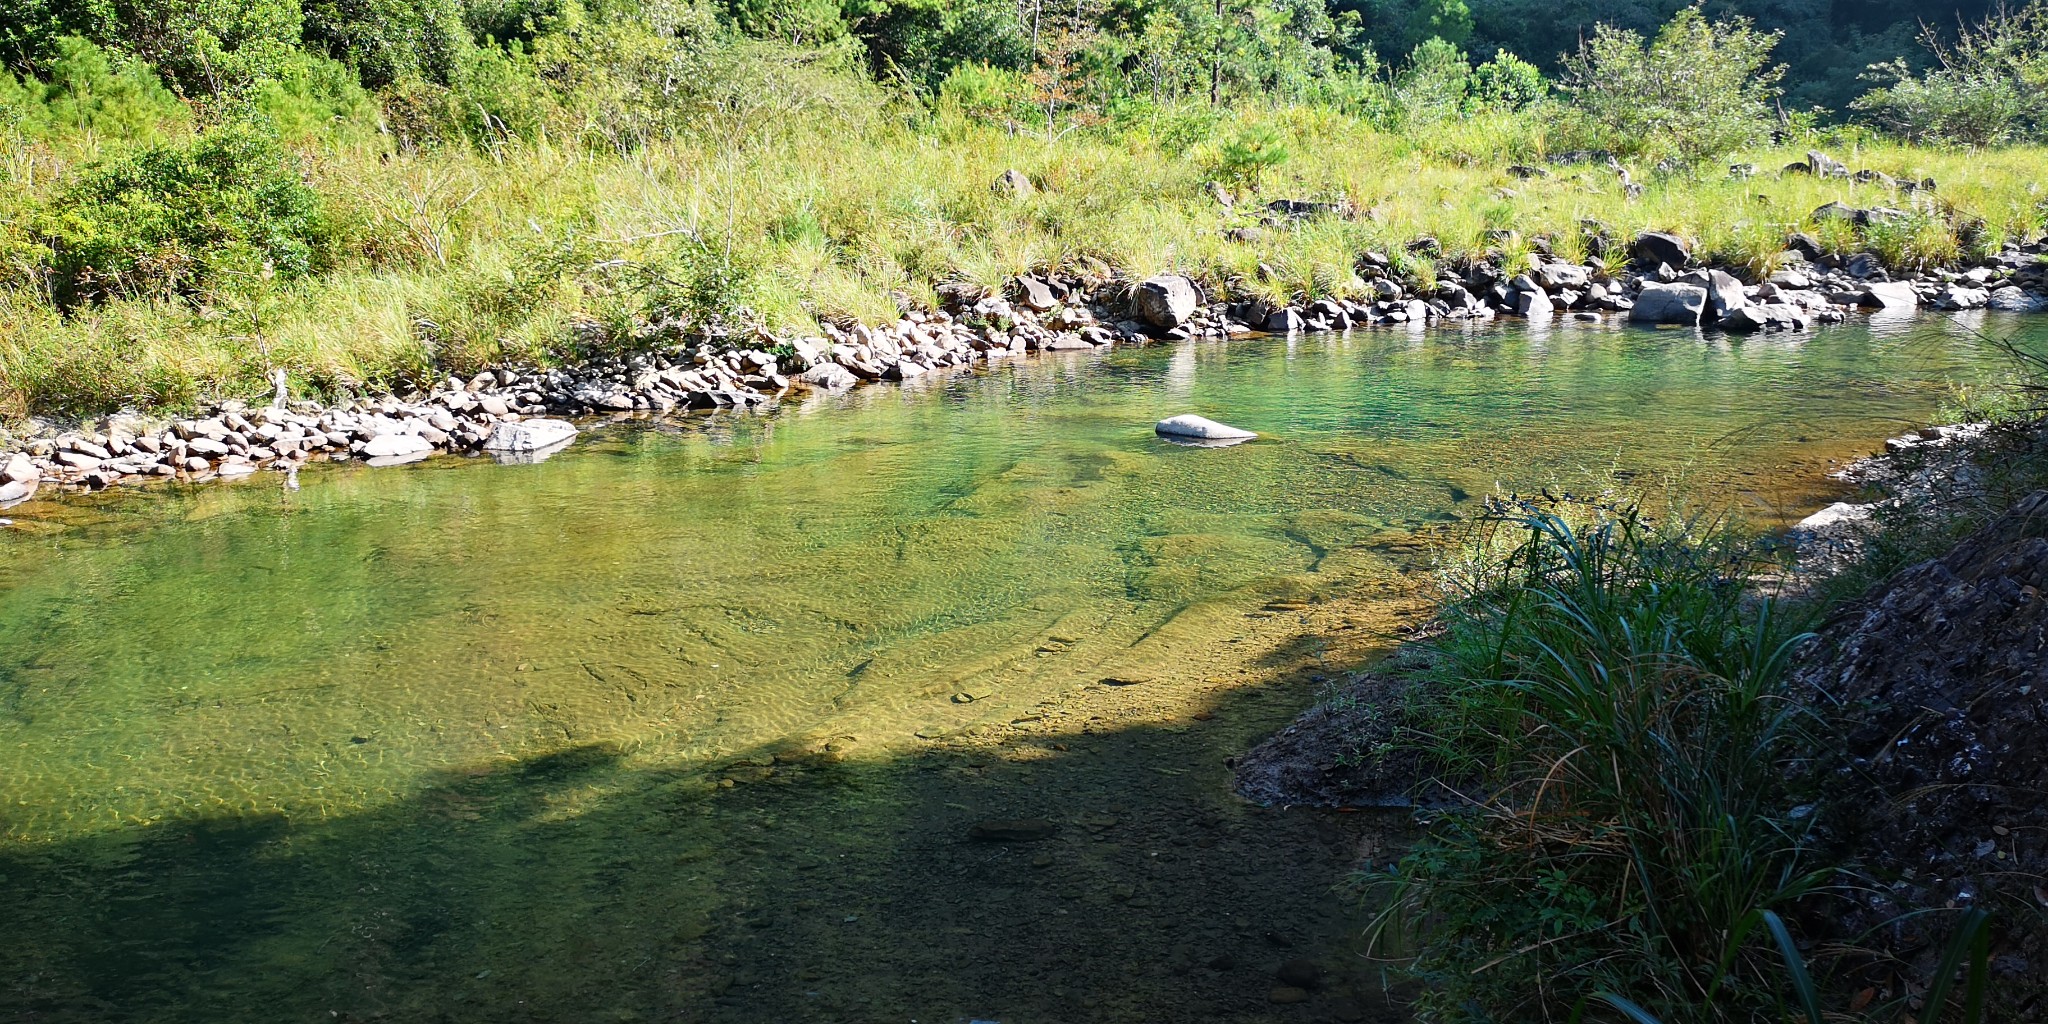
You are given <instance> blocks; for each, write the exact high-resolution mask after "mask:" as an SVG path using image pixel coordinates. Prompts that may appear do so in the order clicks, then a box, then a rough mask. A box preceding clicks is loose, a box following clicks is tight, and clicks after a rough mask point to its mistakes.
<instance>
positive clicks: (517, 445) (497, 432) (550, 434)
mask: <svg viewBox="0 0 2048 1024" xmlns="http://www.w3.org/2000/svg"><path fill="white" fill-rule="evenodd" d="M575 436H576V425H575V424H573V423H570V422H569V421H568V420H520V421H518V422H516V423H515V422H511V421H505V422H501V423H499V424H498V425H496V426H494V427H492V428H491V436H490V437H489V438H487V439H486V440H485V441H484V450H485V451H491V452H537V451H541V450H543V449H552V448H555V447H556V446H558V445H560V444H562V443H564V442H566V441H568V440H569V439H571V438H573V437H575ZM549 454H553V452H550V453H549Z"/></svg>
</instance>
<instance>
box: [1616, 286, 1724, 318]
mask: <svg viewBox="0 0 2048 1024" xmlns="http://www.w3.org/2000/svg"><path fill="white" fill-rule="evenodd" d="M1706 308H1707V290H1706V289H1705V288H1702V287H1700V286H1698V285H1692V284H1658V283H1656V282H1650V283H1648V284H1645V285H1643V290H1642V292H1641V293H1639V294H1638V295H1637V296H1636V304H1635V308H1633V309H1630V310H1629V311H1628V318H1629V319H1630V320H1633V321H1635V322H1637V323H1645V324H1686V325H1689V326H1693V327H1698V326H1699V323H1700V315H1701V313H1702V312H1704V311H1705V310H1706Z"/></svg>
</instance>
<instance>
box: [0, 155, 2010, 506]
mask: <svg viewBox="0 0 2048 1024" xmlns="http://www.w3.org/2000/svg"><path fill="white" fill-rule="evenodd" d="M1822 166H1826V165H1822ZM1814 173H1823V171H1815V172H1814ZM1916 187H1924V186H1916ZM1831 206H1833V207H1835V209H1833V210H1831V211H1829V212H1828V214H1827V215H1829V216H1841V217H1846V218H1848V219H1850V220H1851V221H1853V222H1855V223H1858V224H1868V223H1873V222H1876V221H1882V220H1885V219H1887V218H1889V217H1891V216H1893V215H1894V214H1896V213H1897V211H1893V210H1888V209H1886V208H1873V209H1869V210H1859V209H1851V208H1848V207H1842V206H1840V205H1839V204H1831ZM1346 215H1348V214H1347V210H1346V209H1345V208H1344V207H1343V206H1341V205H1339V204H1329V203H1309V202H1301V201H1296V200H1285V199H1283V200H1275V201H1274V202H1273V203H1271V204H1269V205H1268V207H1267V214H1266V218H1265V221H1266V224H1267V227H1269V228H1273V229H1288V228H1292V227H1294V226H1298V225H1299V224H1300V223H1301V222H1303V221H1306V220H1312V219H1315V218H1319V217H1332V216H1346ZM1583 227H1584V230H1585V232H1586V237H1585V238H1584V239H1583V241H1584V243H1585V245H1584V248H1585V249H1586V251H1588V252H1591V253H1594V254H1595V259H1594V260H1593V261H1590V262H1588V263H1574V262H1570V261H1566V260H1562V259H1557V258H1554V257H1552V256H1551V255H1550V253H1551V249H1552V247H1551V245H1550V243H1549V241H1548V240H1546V239H1544V238H1541V237H1537V238H1531V239H1527V240H1526V242H1527V246H1528V250H1529V251H1528V256H1527V259H1526V261H1524V262H1523V263H1521V264H1519V265H1518V266H1516V267H1515V268H1514V272H1512V273H1511V272H1509V270H1508V269H1506V268H1504V267H1503V266H1502V263H1503V262H1504V256H1502V255H1501V254H1500V253H1499V252H1498V251H1496V252H1495V253H1492V254H1489V256H1488V258H1484V259H1474V260H1464V261H1460V262H1457V263H1449V262H1446V263H1444V264H1442V265H1441V267H1440V270H1439V273H1438V274H1437V275H1436V278H1435V280H1434V281H1432V282H1425V283H1422V284H1420V285H1418V284H1417V282H1415V281H1414V280H1413V279H1412V277H1411V278H1410V279H1409V280H1407V281H1405V282H1404V281H1403V280H1402V276H1403V270H1402V268H1404V267H1412V266H1415V265H1417V264H1416V263H1415V262H1414V261H1412V260H1409V259H1407V258H1403V259H1395V258H1390V257H1389V256H1387V255H1386V254H1384V253H1379V252H1365V253H1362V254H1360V256H1359V258H1358V261H1357V266H1356V270H1357V278H1356V280H1354V281H1352V282H1350V287H1349V288H1348V289H1347V292H1348V293H1349V294H1351V295H1356V296H1360V298H1356V299H1338V298H1319V299H1314V300H1312V301H1311V300H1305V301H1299V302H1295V303H1292V304H1288V305H1280V304H1276V303H1271V302H1267V301H1264V300H1257V299H1253V300H1239V301H1227V300H1225V299H1224V298H1223V296H1225V295H1244V294H1246V293H1248V292H1250V291H1251V289H1250V288H1248V287H1246V284H1247V283H1246V282H1244V281H1241V280H1232V281H1226V282H1222V283H1221V286H1220V287H1217V286H1213V285H1211V284H1208V283H1205V282H1201V281H1198V280H1195V279H1193V278H1190V277H1186V276H1180V275H1159V276H1155V277H1150V278H1146V279H1143V280H1137V281H1134V280H1131V279H1129V278H1126V277H1123V276H1121V275H1119V274H1116V273H1114V272H1111V271H1109V270H1108V269H1107V268H1098V269H1099V270H1100V272H1099V273H1093V274H1049V273H1048V274H1027V275H1022V276H1019V277H1016V278H1012V279H1011V280H1010V281H1008V282H1006V284H1005V287H1003V288H1002V289H1001V290H1000V291H997V290H991V289H986V288H982V287H980V286H977V285H973V284H968V283H964V282H948V283H945V284H941V285H940V286H939V287H938V289H937V292H938V295H939V298H940V300H941V303H942V306H941V308H939V309H935V310H917V309H912V310H908V311H906V312H905V313H904V314H903V316H902V318H901V319H899V320H897V321H896V322H895V323H893V324H888V325H883V326H872V327H871V326H867V325H855V326H853V327H850V328H842V327H839V326H836V325H831V324H826V325H822V326H821V328H820V333H819V334H817V335H814V336H810V337H797V338H778V337H775V336H772V335H769V334H766V333H762V334H759V335H757V336H755V337H754V338H751V339H747V340H746V341H743V342H740V343H737V344H736V343H735V342H734V341H733V340H732V339H719V340H717V341H715V342H699V343H695V344H690V345H686V346H682V347H676V348H671V349H666V350H661V351H648V352H641V353H637V354H633V355H629V356H609V357H602V358H599V359H597V360H594V361H592V362H590V363H587V364H585V365H582V366H578V367H574V368H569V369H549V370H540V369H532V368H502V369H496V370H490V371H486V372H483V373H479V374H477V375H475V376H473V377H470V378H468V379H467V380H461V379H453V378H451V379H447V380H444V381H440V382H437V383H434V384H432V385H429V386H427V387H424V388H422V389H420V390H419V391H418V392H416V393H413V394H409V395H407V396H405V397H402V398H401V397H385V398H379V399H354V400H350V401H346V402H342V403H339V404H337V405H335V406H333V407H331V408H323V407H321V406H318V405H315V404H311V403H307V402H288V401H284V400H282V394H280V400H279V401H277V402H274V403H273V404H272V405H271V406H269V407H264V408H252V407H251V406H249V405H246V404H243V403H238V402H227V403H223V404H221V405H220V406H218V407H216V408H214V409H213V410H211V411H210V412H209V413H208V414H206V415H203V416H197V417H192V418H187V419H178V420H174V421H169V422H165V421H162V420H152V419H149V418H146V417H144V416H140V415H135V414H123V415H119V416H115V417H113V418H111V419H109V420H106V421H102V422H99V423H96V424H88V425H86V426H84V427H82V428H79V429H70V430H60V429H57V428H55V427H54V426H52V425H49V424H43V423H33V422H32V423H31V424H30V428H29V430H28V431H27V432H26V434H25V435H23V436H18V437H8V436H5V435H0V507H6V506H8V505H12V504H16V503H19V502H21V501H24V500H27V499H28V498H29V497H31V496H33V495H35V494H37V493H38V492H41V493H50V492H53V491H60V490H65V489H73V490H98V489H102V488H105V487H109V486H114V485H118V484H123V483H135V482H145V481H148V480H153V479H160V478H165V477H173V478H179V479H214V478H218V477H236V476H246V475H248V474H250V473H253V472H256V471H257V470H259V469H263V468H272V469H280V470H288V469H290V468H291V467H294V466H296V465H299V464H301V463H303V462H306V461H308V460H312V459H364V460H367V461H369V462H371V463H373V464H376V465H389V464H394V463H398V462H405V461H413V460H417V459H420V458H425V457H426V456H428V455H430V454H432V453H434V452H479V451H485V450H499V451H508V450H517V451H522V452H524V453H525V454H524V455H523V456H522V457H525V458H534V457H545V455H546V454H547V451H546V450H545V449H546V448H547V447H548V446H549V445H552V444H558V443H560V442H561V441H562V440H563V439H564V438H565V437H566V435H565V434H563V433H561V431H562V430H563V429H564V428H563V427H547V428H541V429H545V430H546V431H548V432H549V435H548V436H549V437H550V438H552V440H550V441H549V443H548V445H542V444H539V443H537V442H536V441H535V438H534V437H533V436H532V435H533V431H534V429H535V428H529V429H528V430H526V431H524V432H523V433H522V434H520V435H517V436H522V437H524V438H525V440H524V441H523V442H519V447H516V448H508V445H511V444H512V443H513V442H511V441H507V442H506V444H499V445H493V444H492V443H491V438H492V436H493V435H494V434H495V433H498V432H500V431H501V429H502V428H503V427H504V425H506V424H516V423H521V422H526V421H529V420H532V419H534V418H540V417H574V416H585V415H597V414H607V413H627V412H647V413H657V414H658V413H667V412H671V411H675V410H692V409H716V408H732V409H749V408H757V407H762V406H767V405H770V404H773V403H774V402H776V401H777V399H778V398H779V397H781V396H783V395H785V394H786V393H788V392H789V391H790V390H791V389H792V388H795V387H806V388H815V389H821V390H827V391H837V390H842V389H845V388H850V387H853V386H854V385H856V384H860V383H863V382H868V381H883V380H886V381H907V380H913V379H915V378H917V377H920V376H923V375H925V374H928V373H931V372H934V371H937V370H941V369H945V368H948V367H957V366H967V365H971V364H974V363H988V362H994V361H998V360H1002V359H1007V358H1012V357H1016V356H1021V355H1025V354H1028V353H1033V352H1058V351H1092V350H1097V349H1102V348H1106V347H1108V346H1110V345H1114V344H1118V343H1144V342H1149V341H1162V340H1166V341H1170V340H1180V339H1189V338H1207V339H1216V338H1227V337H1231V336H1235V335H1243V334H1252V333H1259V332H1264V333H1275V334H1287V333H1293V332H1296V331H1345V330H1350V329H1352V328H1356V327H1365V326H1373V325H1390V324H1416V325H1424V324H1431V323H1448V322H1465V321H1474V320H1488V319H1492V318H1494V317H1496V316H1500V315H1514V316H1521V317H1525V318H1530V319H1550V318H1554V317H1560V316H1569V317H1572V318H1575V319H1581V320H1588V321H1601V320H1607V319H1616V318H1626V319H1628V320H1630V321H1636V322H1647V323H1655V324H1677V325H1682V326H1688V327H1708V328H1713V327H1718V328H1720V329H1722V330H1727V331H1736V332H1745V331H1776V330H1798V329H1804V328H1806V327H1808V326H1809V325H1811V324H1813V323H1816V322H1831V321H1839V320H1842V319H1845V318H1846V317H1847V316H1849V315H1850V314H1851V313H1852V312H1854V311H1856V310H1859V309H1876V310H1896V309H1914V308H1919V307H1930V308H1934V309H1943V310H1960V309H1977V308H1986V307H1989V308H1994V309H2004V310H2014V311H2035V310H2041V309H2044V308H2048V262H2044V259H2048V240H2039V241H2035V242H2032V243H2030V244H2019V243H2015V244H2011V245H2008V246H2006V247H2005V248H2004V249H2003V250H2002V251H2000V252H1999V253H1998V254H1997V255H1996V257H1994V258H1993V259H1991V260H1990V261H1989V262H1987V263H1986V264H1985V265H1983V266H1978V267H1973V268H1969V269H1966V270H1960V271H1949V270H1939V271H1932V272H1929V273H1927V274H1924V275H1921V276H1919V277H1916V278H1914V279H1910V280H1899V279H1894V278H1893V277H1892V276H1891V275H1889V274H1888V273H1887V272H1886V271H1885V270H1884V268H1883V267H1882V266H1880V265H1879V262H1878V260H1877V258H1876V257H1875V256H1873V255H1871V254H1869V253H1847V254H1843V253H1829V252H1823V251H1821V247H1820V245H1819V243H1818V242H1816V241H1814V240H1813V239H1812V238H1810V237H1807V236H1804V235H1793V236H1790V237H1789V238H1788V239H1787V240H1786V250H1785V252H1784V253H1783V254H1782V255H1781V258H1780V259H1779V260H1777V261H1776V263H1777V265H1778V267H1779V269H1778V270H1777V271H1775V272H1774V273H1772V274H1770V275H1768V276H1767V277H1765V278H1763V279H1761V280H1744V279H1742V278H1741V277H1739V276H1738V275H1737V273H1736V272H1733V271H1731V270H1728V269H1717V268H1712V267H1695V266H1692V264H1693V253H1692V252H1691V250H1690V249H1689V247H1688V245H1687V243H1686V241H1685V240H1684V239H1682V238H1680V237H1678V236H1676V235H1672V234H1666V233H1662V232H1646V233H1643V234H1641V235H1638V236H1636V237H1635V238H1634V239H1632V240H1630V241H1629V242H1628V243H1627V246H1626V253H1627V256H1628V258H1629V262H1628V264H1627V269H1624V270H1620V271H1618V272H1617V271H1610V270H1608V269H1606V268H1608V267H1611V266H1613V265H1614V264H1615V262H1618V261H1608V260H1606V254H1609V253H1614V252H1616V251H1617V250H1618V249H1619V248H1620V247H1621V243H1619V242H1618V241H1616V240H1615V239H1613V238H1611V237H1609V236H1608V234H1607V233H1606V229H1604V228H1602V227H1600V226H1599V225H1597V224H1593V223H1591V222H1588V223H1587V224H1586V225H1584V226H1583ZM1235 230H1239V231H1243V230H1248V229H1242V228H1240V229H1235ZM1500 236H1501V238H1500V240H1501V241H1502V242H1506V241H1507V240H1508V238H1509V237H1510V233H1506V232H1502V233H1500ZM1407 248H1408V250H1409V255H1410V256H1412V257H1418V258H1420V259H1424V260H1429V259H1435V258H1437V257H1439V256H1440V255H1441V250H1440V246H1439V245H1438V243H1437V242H1436V240H1434V239H1429V238H1421V239H1416V240H1415V241H1413V242H1412V243H1410V244H1409V245H1408V247H1407ZM747 342H751V344H748V343H747ZM280 390H281V389H280ZM536 448H539V449H542V450H541V451H539V452H538V453H535V451H534V449H536Z"/></svg>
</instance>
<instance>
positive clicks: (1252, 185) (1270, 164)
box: [1216, 125, 1289, 189]
mask: <svg viewBox="0 0 2048 1024" xmlns="http://www.w3.org/2000/svg"><path fill="white" fill-rule="evenodd" d="M1288 155H1289V154H1288V152H1287V139H1286V137H1285V136H1283V135H1282V134H1281V133H1280V130H1279V129H1277V128H1274V127H1272V126H1271V125H1250V126H1247V127H1246V128H1244V129H1243V130H1241V131H1239V132H1238V133H1237V135H1236V136H1235V137H1233V138H1231V139H1230V140H1229V141H1227V142H1225V143H1224V144H1223V145H1222V147H1221V148H1220V149H1219V150H1218V151H1217V155H1216V176H1217V177H1219V178H1222V179H1223V180H1224V181H1225V182H1227V183H1229V185H1230V186H1231V187H1232V188H1236V189H1246V188H1249V189H1256V188H1258V187H1259V182H1260V181H1261V180H1263V179H1264V178H1265V176H1266V172H1268V171H1270V170H1272V169H1273V168H1276V167H1278V166H1280V165H1281V164H1284V163H1286V162H1287V157H1288Z"/></svg>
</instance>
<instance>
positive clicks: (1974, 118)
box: [1851, 0, 2048, 146]
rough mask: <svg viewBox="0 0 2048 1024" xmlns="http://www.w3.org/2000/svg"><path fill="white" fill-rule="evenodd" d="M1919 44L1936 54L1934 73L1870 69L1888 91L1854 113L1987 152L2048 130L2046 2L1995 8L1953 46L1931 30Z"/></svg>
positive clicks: (1913, 134) (1868, 98)
mask: <svg viewBox="0 0 2048 1024" xmlns="http://www.w3.org/2000/svg"><path fill="white" fill-rule="evenodd" d="M1921 41H1922V42H1923V43H1924V44H1925V45H1926V46H1927V48H1928V49H1929V50H1931V51H1933V53H1934V56H1935V60H1936V66H1935V67H1934V69H1933V70H1931V71H1928V72H1927V73H1926V74H1924V75H1915V74H1914V73H1913V70H1912V68H1911V66H1910V65H1908V64H1907V63H1906V61H1904V60H1903V59H1901V60H1892V61H1887V62H1885V63H1882V64H1877V65H1873V66H1872V67H1871V69H1870V72H1869V73H1868V74H1867V75H1866V76H1865V77H1866V78H1867V79H1871V80H1874V81H1877V82H1889V83H1890V84H1888V85H1880V86H1879V87H1878V88H1875V89H1872V90H1871V91H1870V92H1867V93H1864V94H1863V96H1861V97H1860V98H1858V99H1857V100H1856V101H1855V102H1854V103H1853V104H1851V106H1852V107H1854V108H1855V109H1856V110H1860V111H1862V112H1864V113H1866V114H1869V115H1871V117H1872V118H1873V119H1874V120H1876V121H1877V122H1878V123H1879V124H1880V125H1882V126H1884V127H1885V128H1887V129H1889V130H1891V131H1894V132H1897V133H1898V134H1900V135H1903V136H1905V137H1906V138H1908V139H1911V140H1913V141H1915V142H1929V143H1937V144H1949V145H1965V146H1988V145H1993V144H1996V143H2001V142H2009V141H2013V140H2016V139H2021V138H2038V137H2040V135H2041V133H2042V131H2043V130H2044V129H2048V117H2044V116H2043V114H2042V111H2041V103H2042V99H2043V98H2044V96H2048V3H2043V2H2041V0H2036V2H2035V3H2033V4H2032V5H2030V6H2028V7H2026V8H2024V9H2022V10H2019V11H2008V10H2006V9H2004V8H2000V9H1999V10H1997V11H1996V12H1995V13H1993V14H1992V15H1991V16H1990V17H1988V18H1986V19H1985V20H1983V21H1981V22H1979V23H1977V24H1976V25H1972V26H1969V27H1966V28H1964V29H1963V31H1962V33H1961V35H1960V36H1959V37H1958V38H1957V40H1956V42H1955V43H1954V45H1948V44H1945V43H1943V42H1942V40H1941V37H1940V36H1939V35H1937V34H1935V33H1934V31H1933V30H1932V29H1929V30H1927V31H1925V32H1924V33H1923V34H1922V36H1921Z"/></svg>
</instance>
